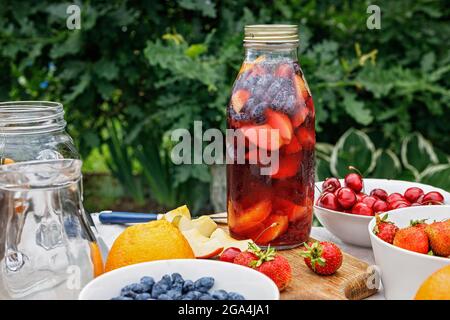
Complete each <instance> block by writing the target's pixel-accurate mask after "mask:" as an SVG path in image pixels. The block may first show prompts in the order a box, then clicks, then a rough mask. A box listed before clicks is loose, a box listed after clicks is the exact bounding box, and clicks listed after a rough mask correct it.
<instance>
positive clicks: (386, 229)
mask: <svg viewBox="0 0 450 320" xmlns="http://www.w3.org/2000/svg"><path fill="white" fill-rule="evenodd" d="M387 218H388V215H387V214H385V215H384V216H383V217H381V216H380V215H377V216H376V225H375V227H373V233H374V234H375V235H376V236H377V237H378V238H380V239H381V240H383V241H385V242H387V243H390V244H392V243H393V242H394V237H395V234H396V233H397V231H398V227H397V226H396V225H395V224H394V223H393V222H391V221H388V219H387Z"/></svg>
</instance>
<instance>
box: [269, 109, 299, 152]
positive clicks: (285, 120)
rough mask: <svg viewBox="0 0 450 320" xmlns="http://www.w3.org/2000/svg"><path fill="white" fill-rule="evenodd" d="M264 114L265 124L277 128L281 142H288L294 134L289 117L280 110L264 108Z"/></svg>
mask: <svg viewBox="0 0 450 320" xmlns="http://www.w3.org/2000/svg"><path fill="white" fill-rule="evenodd" d="M266 116H267V124H268V125H269V126H271V127H272V128H273V129H278V130H279V131H280V136H281V139H283V143H285V144H289V143H290V142H291V139H292V135H293V134H294V130H293V129H292V124H291V120H290V119H289V117H288V116H287V115H286V114H284V113H282V112H277V111H273V110H272V109H267V110H266Z"/></svg>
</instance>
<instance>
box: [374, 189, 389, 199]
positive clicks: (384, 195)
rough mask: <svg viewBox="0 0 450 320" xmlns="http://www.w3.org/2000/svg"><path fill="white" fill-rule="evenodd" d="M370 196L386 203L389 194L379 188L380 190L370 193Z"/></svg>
mask: <svg viewBox="0 0 450 320" xmlns="http://www.w3.org/2000/svg"><path fill="white" fill-rule="evenodd" d="M370 195H371V196H373V197H377V198H378V199H380V200H383V201H386V199H387V197H388V193H387V192H386V191H385V190H383V189H379V188H378V189H373V190H372V191H371V192H370Z"/></svg>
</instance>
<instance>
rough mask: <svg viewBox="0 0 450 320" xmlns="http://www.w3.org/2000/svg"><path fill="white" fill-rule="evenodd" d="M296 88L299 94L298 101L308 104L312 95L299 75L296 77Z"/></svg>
mask: <svg viewBox="0 0 450 320" xmlns="http://www.w3.org/2000/svg"><path fill="white" fill-rule="evenodd" d="M294 87H295V91H296V93H297V99H298V101H303V102H304V103H306V101H307V100H308V98H309V97H310V96H311V94H310V91H309V88H308V85H307V84H306V82H305V81H304V80H303V78H302V77H301V76H300V75H298V74H296V75H295V76H294Z"/></svg>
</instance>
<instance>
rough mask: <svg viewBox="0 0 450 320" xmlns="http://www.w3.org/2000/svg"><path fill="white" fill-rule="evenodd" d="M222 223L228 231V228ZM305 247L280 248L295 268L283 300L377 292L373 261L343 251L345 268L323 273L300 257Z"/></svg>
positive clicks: (362, 295)
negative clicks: (370, 269)
mask: <svg viewBox="0 0 450 320" xmlns="http://www.w3.org/2000/svg"><path fill="white" fill-rule="evenodd" d="M221 227H222V228H223V229H225V230H226V231H228V228H226V227H224V226H221ZM311 240H314V239H311ZM301 248H302V247H298V248H294V249H290V250H282V251H278V253H279V254H281V255H282V256H284V257H285V258H286V259H287V260H288V261H289V263H290V265H291V268H292V280H291V283H290V285H289V286H288V287H287V288H286V289H285V290H284V291H283V292H281V300H348V299H352V300H353V299H354V300H357V299H362V298H365V297H369V296H371V295H374V294H375V293H376V292H377V290H376V289H372V290H369V289H368V288H367V286H366V280H367V277H368V276H369V275H368V273H367V268H368V267H369V265H368V264H367V263H366V262H364V261H362V260H359V259H358V258H355V257H353V256H351V255H349V254H347V253H345V252H343V256H344V258H343V261H342V266H341V268H340V269H339V270H338V271H337V272H336V273H335V274H334V275H331V276H319V275H317V274H315V273H314V272H312V271H311V270H310V269H309V268H308V267H307V266H306V264H305V262H304V261H303V258H302V257H300V254H299V252H300V250H302V249H301ZM346 295H347V296H346ZM347 297H348V298H347Z"/></svg>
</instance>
